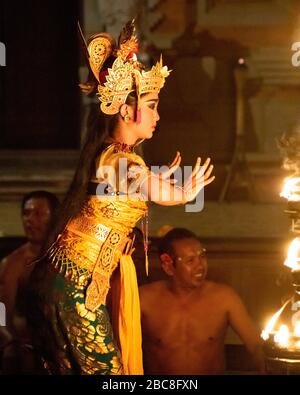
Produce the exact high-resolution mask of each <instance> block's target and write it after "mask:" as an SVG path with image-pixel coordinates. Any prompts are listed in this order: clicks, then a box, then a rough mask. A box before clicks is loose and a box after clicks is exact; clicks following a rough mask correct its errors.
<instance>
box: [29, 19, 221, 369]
mask: <svg viewBox="0 0 300 395" xmlns="http://www.w3.org/2000/svg"><path fill="white" fill-rule="evenodd" d="M86 50H87V55H88V60H89V66H90V70H91V73H90V76H91V77H92V78H91V79H90V80H89V81H88V82H87V83H86V84H84V85H81V88H82V89H83V90H84V91H85V92H88V93H93V92H95V90H97V91H98V95H99V99H100V102H101V105H100V110H101V113H102V115H103V117H102V120H101V122H100V123H102V125H100V127H95V128H91V130H90V133H89V134H88V136H87V139H86V143H85V145H84V147H83V149H82V153H81V156H80V161H79V165H78V168H77V171H76V173H75V176H74V179H73V182H72V184H71V187H70V189H69V191H68V193H67V196H66V198H65V201H64V203H63V210H62V216H61V219H60V222H59V223H58V225H57V227H56V229H55V231H54V240H55V241H54V243H52V244H51V246H50V248H48V251H47V253H46V255H45V257H44V259H43V262H46V265H45V264H44V265H43V262H41V263H40V265H38V266H37V267H38V269H37V270H36V273H35V278H34V281H35V286H36V288H38V291H37V292H35V294H34V295H35V296H34V297H35V303H36V302H38V306H39V309H32V310H31V312H32V314H31V315H32V317H31V318H32V319H31V321H32V322H33V331H34V338H35V340H36V347H37V349H38V350H40V352H41V353H42V355H43V359H44V361H45V366H46V367H47V368H48V370H50V372H52V373H53V374H142V373H143V367H142V353H141V328H140V309H139V299H138V291H137V281H136V274H135V269H134V264H133V262H132V259H131V256H130V253H131V250H132V248H131V247H132V241H131V240H130V239H129V237H128V236H129V235H130V233H131V231H132V229H133V227H134V226H135V224H136V223H137V221H139V220H140V219H141V218H143V217H145V216H146V214H147V204H146V201H147V200H148V199H149V200H152V201H155V202H156V203H158V204H163V205H175V204H184V203H186V202H188V201H191V200H193V199H194V198H195V197H196V196H197V194H198V193H199V191H200V189H201V188H203V187H204V186H205V185H208V184H209V183H211V182H212V181H213V179H214V177H210V174H211V172H212V165H209V160H207V161H206V162H205V163H204V165H203V166H202V167H201V168H200V158H198V160H197V163H196V165H195V167H194V169H193V172H192V174H191V176H190V178H189V180H188V182H186V183H185V186H184V188H180V187H177V186H175V184H173V183H172V182H171V181H170V180H169V176H170V175H171V174H172V173H173V172H174V171H175V170H176V169H177V168H178V166H179V164H180V160H181V158H180V154H179V153H178V154H177V155H176V158H175V160H174V161H173V163H172V165H171V167H170V169H169V171H167V172H166V173H165V174H163V175H155V174H153V173H152V172H151V171H150V170H149V169H148V168H147V166H146V165H145V163H144V161H143V159H142V158H141V157H140V156H138V155H137V154H136V153H135V152H134V147H135V146H136V144H137V143H138V142H139V141H140V140H144V139H150V138H151V137H152V134H153V132H154V130H155V127H156V125H157V122H158V120H159V115H158V110H157V108H158V100H159V91H160V89H161V88H162V87H163V85H164V81H165V78H166V77H167V76H168V75H169V71H168V69H167V67H166V66H164V67H163V65H162V61H161V60H160V62H158V63H157V64H156V65H155V66H153V67H152V69H151V70H150V71H147V72H146V71H144V70H143V69H142V65H141V64H140V63H139V62H138V61H137V58H136V52H137V39H136V37H135V36H134V35H133V24H132V23H129V24H127V25H126V27H125V28H124V29H123V32H122V33H121V35H120V38H119V42H118V46H117V45H116V43H115V42H114V40H113V39H112V38H111V37H110V36H109V35H108V34H106V33H99V34H97V35H94V36H93V37H91V38H90V40H89V41H88V43H87V47H86ZM96 126H99V125H96ZM101 129H102V130H101ZM116 269H117V270H116ZM43 270H46V272H47V276H46V280H45V279H44V278H45V276H41V272H42V271H43ZM113 274H114V275H113ZM42 277H43V278H42ZM113 277H116V280H115V281H114V285H113V286H111V284H112V279H113ZM45 284H46V285H45ZM110 288H111V289H110ZM109 290H111V291H112V292H111V294H112V296H111V298H108V292H109ZM109 300H110V301H111V303H110V308H111V310H110V316H109V314H108V306H107V304H108V301H109ZM43 322H47V325H44V324H42V323H43ZM119 350H120V351H119Z"/></svg>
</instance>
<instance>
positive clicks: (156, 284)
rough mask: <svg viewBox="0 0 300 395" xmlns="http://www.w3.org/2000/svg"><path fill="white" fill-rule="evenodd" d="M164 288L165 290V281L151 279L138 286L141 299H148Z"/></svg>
mask: <svg viewBox="0 0 300 395" xmlns="http://www.w3.org/2000/svg"><path fill="white" fill-rule="evenodd" d="M164 290H166V281H164V280H160V281H153V282H152V283H149V284H144V285H141V286H140V287H139V293H140V298H141V299H149V298H152V297H155V298H156V297H158V296H159V295H160V294H161V293H162V292H163V291H164Z"/></svg>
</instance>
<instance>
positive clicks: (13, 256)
mask: <svg viewBox="0 0 300 395" xmlns="http://www.w3.org/2000/svg"><path fill="white" fill-rule="evenodd" d="M26 250H27V243H25V244H22V245H21V247H19V248H17V249H16V250H14V251H12V252H11V253H10V254H9V255H7V256H5V257H4V258H3V259H2V260H1V262H0V268H1V269H2V270H3V269H4V268H6V267H12V266H16V265H18V264H19V263H20V261H21V260H22V258H23V257H24V254H25V253H26Z"/></svg>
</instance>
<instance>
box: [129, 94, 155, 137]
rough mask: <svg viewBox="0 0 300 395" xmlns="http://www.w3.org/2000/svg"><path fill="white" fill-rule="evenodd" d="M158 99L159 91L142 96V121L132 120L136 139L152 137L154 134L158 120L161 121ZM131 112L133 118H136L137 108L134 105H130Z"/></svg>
mask: <svg viewBox="0 0 300 395" xmlns="http://www.w3.org/2000/svg"><path fill="white" fill-rule="evenodd" d="M158 101H159V98H158V94H157V93H148V94H146V95H143V96H142V97H141V99H140V104H141V106H140V107H141V109H140V111H141V113H140V116H141V119H140V123H137V122H134V121H133V122H132V131H133V133H134V135H135V137H136V139H151V137H152V136H153V133H154V131H155V128H156V125H157V122H158V121H159V114H158ZM130 112H131V113H130V116H131V119H134V118H135V110H134V109H133V107H130Z"/></svg>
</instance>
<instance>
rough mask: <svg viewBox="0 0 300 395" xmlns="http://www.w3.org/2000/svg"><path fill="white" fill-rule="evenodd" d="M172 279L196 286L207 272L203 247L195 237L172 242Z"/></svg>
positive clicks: (181, 284)
mask: <svg viewBox="0 0 300 395" xmlns="http://www.w3.org/2000/svg"><path fill="white" fill-rule="evenodd" d="M173 249H174V255H173V257H172V258H173V270H174V271H173V279H174V281H176V282H177V284H178V285H180V286H183V287H188V288H198V287H200V286H201V285H202V283H203V281H204V280H205V277H206V274H207V261H206V253H205V251H206V250H205V248H203V247H202V245H201V244H200V242H199V241H198V240H196V239H192V238H190V239H183V240H176V241H174V242H173Z"/></svg>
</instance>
